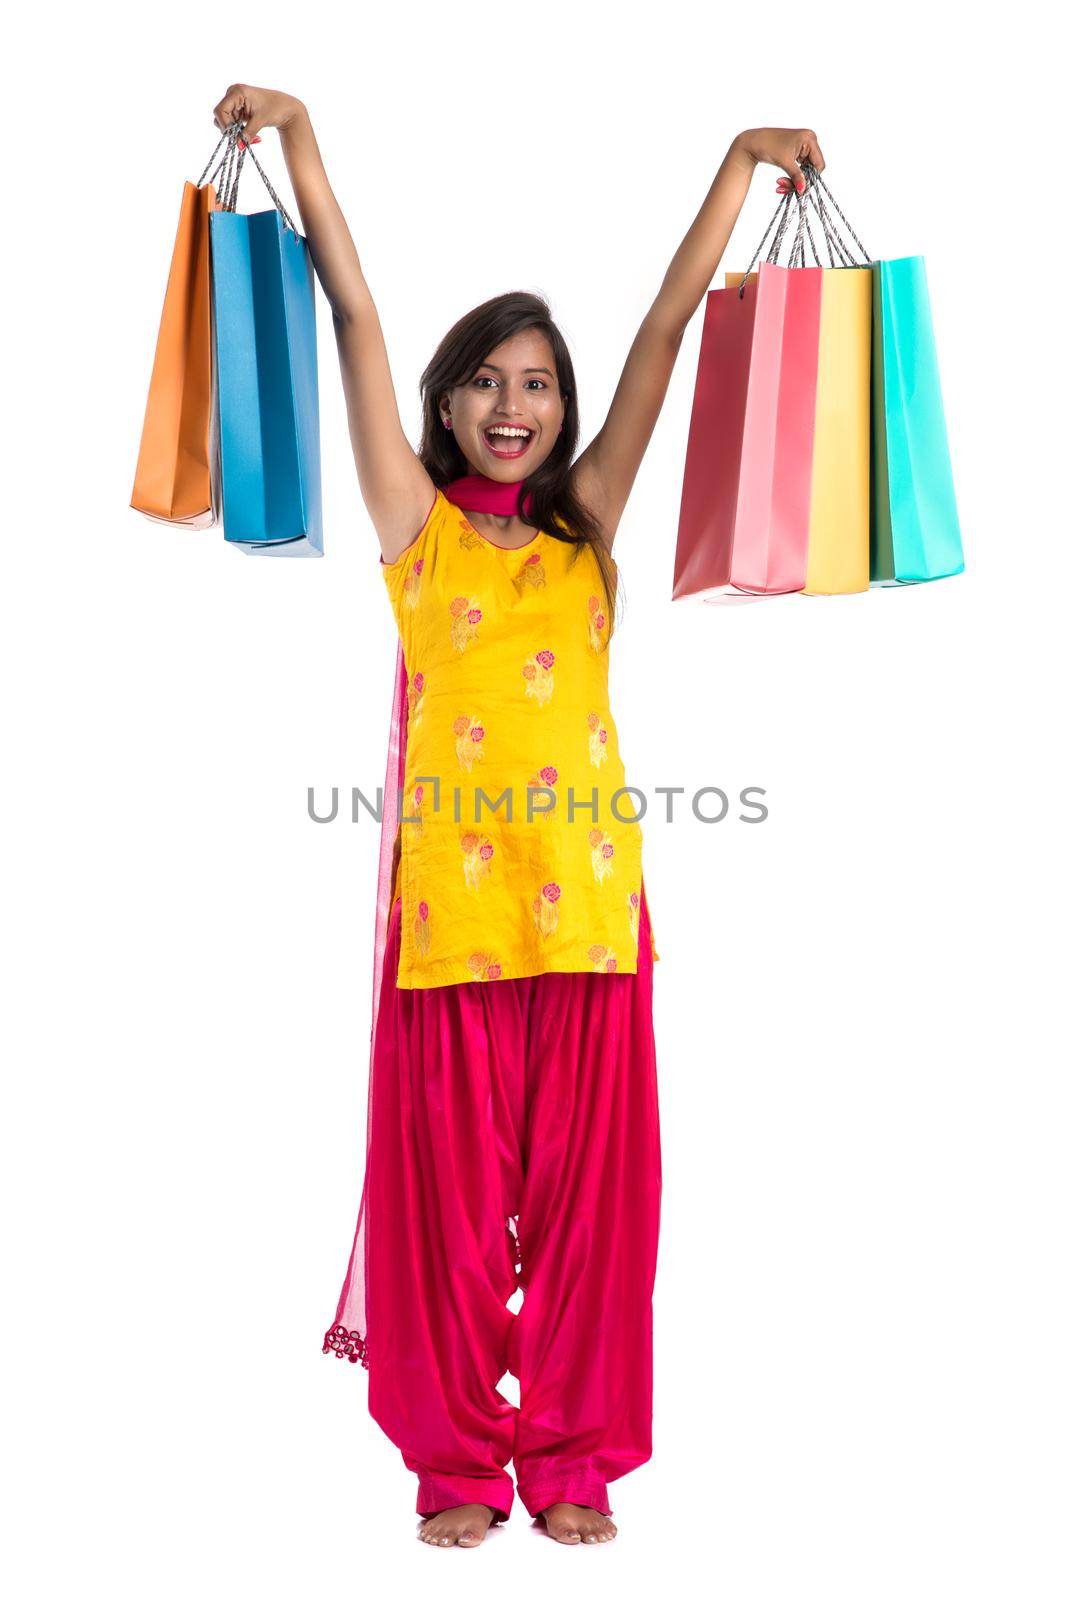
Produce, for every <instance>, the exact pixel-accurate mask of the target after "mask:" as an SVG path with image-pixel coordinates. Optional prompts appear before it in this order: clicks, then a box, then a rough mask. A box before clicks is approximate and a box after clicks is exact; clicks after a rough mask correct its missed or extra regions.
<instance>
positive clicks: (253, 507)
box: [210, 150, 323, 556]
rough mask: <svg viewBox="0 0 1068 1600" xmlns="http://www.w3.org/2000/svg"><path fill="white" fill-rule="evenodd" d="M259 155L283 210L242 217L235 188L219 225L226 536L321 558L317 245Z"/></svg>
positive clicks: (215, 300)
mask: <svg viewBox="0 0 1068 1600" xmlns="http://www.w3.org/2000/svg"><path fill="white" fill-rule="evenodd" d="M248 154H249V155H252V152H251V150H249V151H248ZM252 159H253V161H254V162H256V166H257V167H258V168H259V171H260V174H261V176H263V177H264V182H265V183H267V187H268V189H269V190H270V193H271V198H272V199H273V200H274V201H275V208H274V210H272V211H259V212H256V213H254V214H252V215H246V214H242V213H240V212H237V211H235V210H234V209H233V206H234V199H235V194H236V180H235V182H234V184H233V186H232V187H231V188H230V190H229V192H228V193H227V195H226V196H225V199H224V203H223V205H222V207H221V208H220V209H218V210H216V211H214V212H213V213H212V215H211V219H210V227H211V303H212V331H213V349H214V355H215V364H214V365H215V372H214V376H215V384H216V406H215V422H216V427H217V451H216V457H215V465H216V470H217V475H218V485H217V496H218V500H219V503H220V509H221V515H222V524H223V533H224V536H225V538H226V540H227V541H228V542H229V543H230V544H236V545H239V546H240V547H241V548H242V549H244V550H247V551H249V552H253V553H261V554H264V555H285V556H292V555H298V556H321V555H322V553H323V528H322V490H321V478H320V453H319V389H318V372H317V356H316V339H315V290H314V270H313V267H312V262H311V258H310V256H309V253H308V246H307V241H306V240H305V239H303V238H302V237H301V235H300V234H299V233H298V232H297V231H296V228H295V227H294V226H293V223H292V221H291V219H290V217H289V215H288V213H287V212H286V211H285V208H284V207H283V206H282V203H281V201H280V200H279V199H278V197H277V195H276V194H275V192H274V190H273V189H272V188H271V186H270V184H269V183H268V182H267V179H266V176H265V175H264V174H263V169H262V168H261V167H259V163H258V162H257V161H256V158H255V156H254V155H252ZM239 166H240V161H239V163H238V168H239Z"/></svg>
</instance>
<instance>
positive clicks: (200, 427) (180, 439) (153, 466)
mask: <svg viewBox="0 0 1068 1600" xmlns="http://www.w3.org/2000/svg"><path fill="white" fill-rule="evenodd" d="M210 165H211V163H210V162H209V166H210ZM201 183H202V184H203V179H202V180H201ZM215 199H216V192H215V188H214V186H213V185H212V184H210V183H209V184H206V185H204V186H203V187H201V185H197V184H192V183H187V184H186V185H185V186H184V188H183V190H182V204H181V210H180V212H179V217H178V232H177V234H176V236H175V241H174V250H173V252H172V254H171V266H170V272H169V274H168V277H167V289H166V293H165V294H164V297H163V313H162V316H161V318H160V325H159V335H158V337H157V340H156V353H155V358H154V360H153V363H152V377H151V380H150V382H149V387H148V401H147V404H146V406H145V416H144V424H143V427H142V431H141V445H140V450H139V452H138V457H137V469H136V472H135V475H134V486H133V493H132V495H131V497H130V504H131V506H133V508H134V510H136V511H141V512H144V514H145V515H146V516H149V517H155V518H158V519H160V520H162V521H164V522H181V523H186V524H189V525H190V526H194V527H209V526H210V525H211V524H212V523H213V522H214V520H215V518H214V514H213V512H212V500H211V468H210V459H209V456H210V444H209V439H210V407H211V372H210V365H211V310H210V291H209V240H208V232H209V217H210V215H211V213H212V212H213V210H214V208H215Z"/></svg>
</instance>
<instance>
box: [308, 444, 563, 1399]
mask: <svg viewBox="0 0 1068 1600" xmlns="http://www.w3.org/2000/svg"><path fill="white" fill-rule="evenodd" d="M521 489H522V483H520V482H517V483H499V482H498V481H497V480H496V479H495V478H486V477H483V475H482V474H481V473H472V474H470V475H469V476H467V477H462V478H454V479H453V480H452V482H451V483H448V484H446V485H445V486H444V487H443V489H442V493H443V494H444V496H445V498H446V499H447V500H450V501H451V502H452V503H453V505H456V506H459V507H460V509H461V510H462V511H483V512H488V513H489V514H490V515H491V516H500V517H508V516H515V515H516V514H517V512H518V510H519V496H520V491H521ZM530 508H531V499H530V495H529V493H528V494H526V495H525V496H524V499H523V511H524V514H525V515H527V516H529V515H530ZM424 526H425V524H424ZM419 531H420V533H421V532H422V529H420V530H419ZM416 537H417V538H418V534H417V535H416ZM381 559H382V558H381V557H379V561H380V563H381ZM407 707H408V672H407V667H406V663H405V660H404V650H403V647H402V645H401V642H400V639H399V638H398V640H397V664H396V670H395V672H394V676H393V710H392V713H391V716H390V725H389V744H388V746H387V750H386V777H385V782H384V784H383V788H382V839H381V843H380V845H379V850H378V889H377V893H376V897H375V959H374V976H373V980H372V991H371V1053H370V1065H369V1068H368V1073H367V1140H366V1149H365V1155H364V1178H363V1185H362V1190H361V1194H360V1209H359V1212H358V1214H357V1217H356V1235H355V1238H354V1239H353V1241H352V1250H351V1252H350V1255H349V1264H348V1270H347V1271H346V1273H345V1281H344V1283H343V1284H342V1286H341V1294H340V1297H339V1299H338V1303H337V1310H336V1312H335V1313H334V1321H333V1324H332V1325H331V1327H330V1328H329V1329H328V1330H327V1333H326V1336H325V1338H324V1339H323V1354H324V1355H326V1354H333V1355H335V1356H337V1358H338V1360H339V1361H345V1360H348V1361H351V1362H354V1363H355V1362H359V1363H360V1364H361V1365H362V1366H364V1367H366V1366H367V1365H368V1352H367V1276H366V1264H367V1251H366V1240H365V1211H366V1207H367V1159H368V1157H369V1156H370V1149H371V1104H372V1097H373V1089H374V1062H375V1038H376V1034H377V1031H378V1011H379V1005H380V1002H381V999H382V967H383V961H384V956H385V949H386V936H387V933H388V931H389V914H390V911H391V909H392V906H393V900H394V889H395V885H396V870H397V866H398V865H399V863H398V861H397V842H398V841H397V835H398V829H399V818H400V807H401V802H402V795H403V786H404V772H405V760H406V756H407V746H408V712H407Z"/></svg>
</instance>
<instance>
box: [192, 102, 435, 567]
mask: <svg viewBox="0 0 1068 1600" xmlns="http://www.w3.org/2000/svg"><path fill="white" fill-rule="evenodd" d="M214 117H215V124H216V127H218V128H219V129H220V130H222V129H226V128H228V127H230V126H231V125H232V124H233V123H235V122H242V123H244V124H245V128H244V134H245V137H246V138H248V139H249V140H252V139H254V138H255V137H256V134H257V133H258V132H259V131H260V129H261V128H277V129H278V132H279V136H280V138H281V142H282V153H283V155H284V157H285V163H286V167H287V169H288V171H289V178H290V182H291V183H292V185H293V194H294V197H295V199H296V202H297V207H298V210H299V211H300V219H301V226H302V227H303V229H304V233H305V235H306V237H307V240H308V248H309V250H310V252H311V258H312V261H313V263H314V265H315V270H316V273H317V274H318V277H319V282H320V283H321V284H322V287H323V293H324V294H325V296H326V298H327V300H328V301H329V303H330V308H331V311H332V312H333V319H334V334H335V337H336V339H337V349H338V358H339V360H340V363H341V383H342V387H343V389H344V392H345V404H346V407H347V410H348V418H349V437H350V439H351V441H352V453H353V456H354V457H355V460H356V473H357V476H358V478H359V480H360V491H361V493H362V495H363V499H364V504H365V505H366V507H367V511H368V515H369V516H370V518H371V521H372V522H373V523H374V526H375V529H376V531H377V533H378V540H379V544H380V545H381V547H382V556H383V559H384V560H386V561H394V560H396V558H397V556H399V555H400V554H401V552H402V551H403V550H405V549H406V548H407V546H408V545H410V544H411V542H412V540H413V539H414V538H415V537H416V535H417V534H418V532H419V530H420V528H421V527H422V525H423V523H424V522H425V521H426V518H427V516H428V514H429V512H430V508H431V506H432V505H433V503H434V494H435V489H434V484H433V482H432V480H431V478H430V475H429V474H428V472H427V470H426V468H425V467H424V466H423V463H422V462H421V461H420V459H419V457H418V456H417V455H416V453H415V451H414V450H413V449H412V447H411V445H410V444H409V442H408V439H407V436H406V435H405V432H404V429H403V427H402V425H401V419H400V412H399V411H398V409H397V395H396V391H395V389H394V387H393V375H392V373H391V371H390V366H389V356H388V355H387V353H386V342H385V339H384V337H383V334H382V325H381V323H380V322H379V320H378V310H377V307H376V306H375V303H374V301H373V300H372V298H371V291H370V289H369V288H368V287H367V280H366V279H365V278H364V275H363V268H362V267H361V265H360V258H359V256H358V255H357V254H356V246H355V244H354V243H353V240H352V235H351V233H350V232H349V228H348V224H347V223H346V221H345V217H344V214H343V212H342V210H341V207H340V206H339V205H338V203H337V200H336V199H335V197H334V192H333V190H332V189H331V187H330V183H329V180H328V178H327V176H326V169H325V167H324V165H323V159H322V156H321V155H320V153H319V145H318V143H317V141H316V138H315V133H314V131H313V129H312V125H311V118H310V117H309V116H308V112H307V108H306V107H305V106H304V105H303V104H302V102H301V101H300V100H297V99H295V98H294V97H293V96H292V95H287V94H282V93H280V92H278V91H277V90H274V89H257V88H254V87H253V86H252V85H251V84H247V83H235V84H231V85H230V88H229V89H228V90H227V91H226V94H225V95H224V96H223V98H222V99H221V100H220V101H219V104H218V105H217V106H216V107H215V112H214Z"/></svg>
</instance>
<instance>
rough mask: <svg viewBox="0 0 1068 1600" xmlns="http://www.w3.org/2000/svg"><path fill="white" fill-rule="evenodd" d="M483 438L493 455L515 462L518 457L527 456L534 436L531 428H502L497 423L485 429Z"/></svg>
mask: <svg viewBox="0 0 1068 1600" xmlns="http://www.w3.org/2000/svg"><path fill="white" fill-rule="evenodd" d="M482 437H483V439H484V441H485V444H486V449H487V450H489V451H490V452H491V454H492V455H495V456H501V457H502V458H503V459H504V460H505V461H514V460H515V459H516V457H517V456H521V455H525V454H526V452H527V450H529V448H530V444H531V440H532V439H533V438H534V435H533V433H532V432H531V430H530V429H529V428H509V427H502V426H500V425H498V424H496V423H495V424H494V425H493V426H492V427H490V428H483V430H482Z"/></svg>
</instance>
